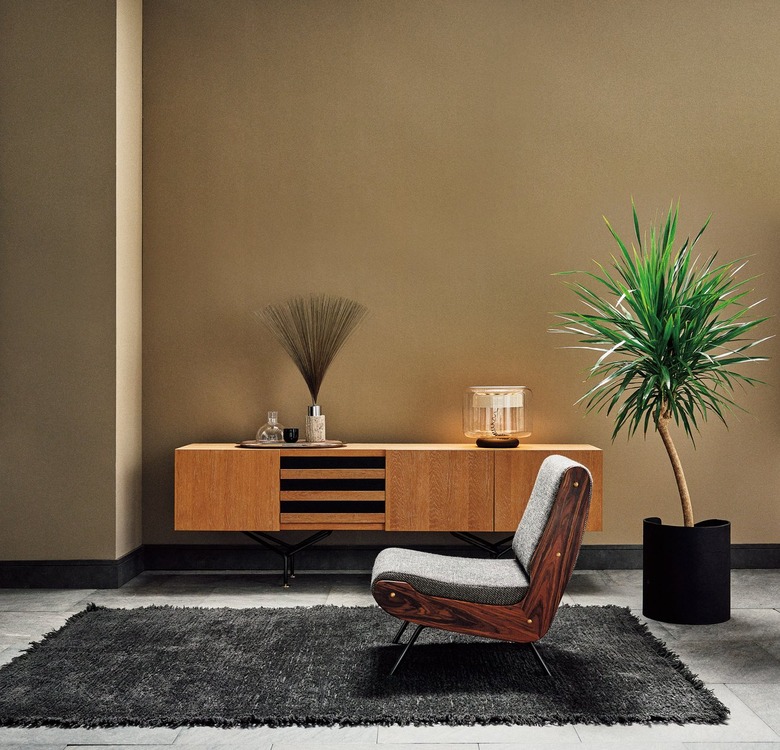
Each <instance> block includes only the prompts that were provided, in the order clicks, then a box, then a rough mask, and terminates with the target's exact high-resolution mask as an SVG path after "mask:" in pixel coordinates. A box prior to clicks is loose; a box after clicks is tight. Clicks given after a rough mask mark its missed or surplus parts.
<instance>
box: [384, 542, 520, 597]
mask: <svg viewBox="0 0 780 750" xmlns="http://www.w3.org/2000/svg"><path fill="white" fill-rule="evenodd" d="M377 581H404V582H406V583H408V584H410V585H411V586H412V587H413V588H414V589H416V590H417V591H419V592H420V593H421V594H426V595H428V596H441V597H444V598H446V599H458V600H460V601H464V602H474V603H477V604H500V605H509V604H516V603H517V602H519V601H520V600H521V599H522V598H523V597H524V596H525V594H526V592H527V591H528V585H529V581H528V576H527V575H526V573H525V571H524V570H523V568H522V566H521V565H520V563H519V562H518V561H517V560H516V559H515V558H514V557H513V558H511V559H508V560H485V559H479V558H473V557H450V556H449V555H437V554H433V553H431V552H419V551H417V550H411V549H400V548H398V547H389V548H388V549H384V550H382V551H381V552H380V553H379V554H378V555H377V558H376V561H375V562H374V570H373V573H372V575H371V587H372V588H373V586H374V584H375V583H376V582H377Z"/></svg>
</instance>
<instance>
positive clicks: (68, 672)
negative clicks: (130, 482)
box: [0, 605, 728, 727]
mask: <svg viewBox="0 0 780 750" xmlns="http://www.w3.org/2000/svg"><path fill="white" fill-rule="evenodd" d="M397 626H398V621H397V620H395V619H394V618H392V617H390V616H388V615H387V614H385V613H384V612H382V610H380V609H378V608H376V607H334V606H317V607H310V608H308V607H296V608H279V609H199V608H176V607H143V608H141V609H106V608H103V607H95V606H93V605H90V607H89V608H88V609H87V610H85V611H84V612H80V613H79V614H77V615H74V616H73V617H72V618H70V620H69V621H68V622H67V623H66V625H65V626H64V627H62V628H61V629H60V630H57V631H55V632H53V633H50V634H49V635H47V636H46V637H45V638H44V640H43V641H41V642H40V643H36V644H33V645H32V647H31V648H30V649H29V650H28V651H27V652H25V653H24V654H22V655H21V656H19V657H17V658H16V659H14V660H13V661H12V662H11V663H10V664H8V665H7V666H5V667H3V668H2V669H0V725H4V726H28V727H29V726H59V727H111V726H119V725H135V726H145V727H156V726H170V727H176V726H182V725H208V726H217V727H238V726H241V727H245V726H254V725H269V726H287V725H292V724H299V725H304V726H313V725H331V724H342V725H355V724H385V725H387V724H433V723H442V724H452V725H465V724H537V725H538V724H569V723H585V724H617V723H620V724H625V723H633V722H663V723H671V722H675V723H687V722H695V723H702V724H717V723H722V722H723V721H725V719H726V717H727V716H728V709H727V708H726V707H725V706H724V705H723V704H722V703H721V702H720V701H718V700H717V699H716V698H715V696H713V695H712V693H711V692H710V691H709V690H707V689H706V688H704V686H703V685H702V683H701V682H700V681H699V680H698V679H697V678H696V677H695V676H694V675H692V674H691V672H690V671H689V670H688V669H687V668H686V667H685V665H684V664H682V663H681V662H680V660H679V659H678V658H677V657H676V656H675V655H674V654H672V653H671V652H670V651H669V650H668V649H667V648H666V647H665V646H664V645H663V644H662V643H661V642H660V641H658V640H657V639H656V638H655V637H654V636H652V635H651V634H650V633H649V632H648V630H647V628H646V627H645V626H644V625H642V624H641V623H640V622H639V621H638V620H637V619H636V618H635V617H634V616H633V615H632V614H631V613H630V612H629V610H628V609H622V608H619V607H568V606H564V607H562V608H561V609H560V611H559V614H558V617H557V618H556V620H555V622H554V623H553V626H552V628H551V630H550V632H549V633H548V634H547V636H546V637H545V638H544V639H543V640H542V641H540V643H539V648H540V650H541V652H542V653H543V655H544V658H545V660H546V661H547V664H548V666H549V667H550V670H551V671H552V673H553V677H552V678H550V677H547V676H546V675H545V674H544V672H543V671H542V669H541V668H540V666H539V664H538V662H537V661H536V659H535V658H534V655H533V653H532V651H531V649H530V648H529V647H528V646H522V645H519V644H512V643H505V642H501V641H489V640H485V639H475V638H469V637H466V636H456V635H452V634H449V633H444V632H441V631H436V630H433V629H426V630H425V631H423V633H422V635H421V636H420V639H419V641H418V642H417V644H416V645H415V646H414V647H413V648H412V650H411V651H410V652H409V654H408V655H407V658H406V661H405V662H404V663H403V664H402V666H401V667H400V668H399V671H398V672H397V673H396V674H395V676H393V677H390V676H388V671H389V670H390V668H391V666H392V664H393V662H394V660H395V658H396V656H397V654H398V653H399V651H398V649H399V648H400V647H399V646H394V645H391V644H390V640H391V639H392V637H393V635H394V634H395V631H396V630H397ZM409 632H410V631H407V637H408V633H409Z"/></svg>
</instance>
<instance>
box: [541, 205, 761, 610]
mask: <svg viewBox="0 0 780 750" xmlns="http://www.w3.org/2000/svg"><path fill="white" fill-rule="evenodd" d="M632 209H633V218H634V229H635V233H636V241H637V246H634V245H633V244H632V246H631V248H630V249H629V247H627V245H626V243H624V242H623V240H621V238H620V237H619V236H618V234H617V233H616V232H615V230H614V229H613V228H612V226H611V225H610V224H609V221H607V220H606V218H605V222H606V224H607V227H608V229H609V231H610V233H611V234H612V237H613V238H614V239H615V241H616V242H617V244H618V247H619V248H620V252H619V253H618V254H617V255H613V257H612V260H611V262H610V263H609V264H608V265H606V266H602V265H601V264H598V263H597V265H598V270H597V271H595V272H586V273H585V274H584V275H585V276H586V277H587V279H589V280H590V282H593V284H592V285H591V286H592V287H593V288H589V287H588V286H586V285H585V284H583V283H578V282H572V283H567V286H569V287H570V288H571V289H572V290H573V292H574V293H575V294H576V296H577V297H578V298H579V299H580V300H581V301H582V302H584V304H585V307H586V309H585V310H584V311H582V312H569V313H561V314H559V316H558V317H560V318H561V319H562V322H560V323H559V324H558V325H557V326H556V327H555V328H554V329H553V330H555V331H557V332H565V333H570V334H574V335H575V336H577V337H578V338H579V344H580V346H578V347H575V348H583V349H589V350H594V351H596V352H598V353H599V356H598V359H597V360H596V363H595V364H594V365H593V366H592V367H591V368H590V371H589V373H588V379H591V378H592V379H595V380H596V384H595V385H593V386H592V387H591V388H590V389H589V390H588V391H587V392H586V393H585V395H584V396H583V397H582V398H581V399H580V401H579V402H582V403H584V405H585V408H586V410H587V411H588V412H591V411H596V412H605V413H606V414H610V415H613V416H614V421H615V425H614V430H613V432H612V439H613V440H614V439H615V437H616V436H617V434H618V433H619V432H620V431H621V430H623V429H625V430H626V431H627V433H628V436H629V437H630V436H632V435H634V434H635V433H636V432H637V430H640V429H641V430H642V432H643V433H644V434H645V435H646V434H647V432H648V430H649V429H651V428H652V429H653V430H655V431H656V432H658V434H659V435H660V437H661V440H662V442H663V445H664V448H665V449H666V452H667V454H668V456H669V461H670V462H671V465H672V470H673V472H674V478H675V481H676V483H677V489H678V491H679V495H680V503H681V506H682V516H683V526H673V525H666V524H663V523H662V522H661V519H660V518H657V517H653V518H646V519H645V520H644V529H643V532H644V533H643V613H644V614H645V615H646V616H647V617H650V618H653V619H657V620H662V621H665V622H676V623H687V624H703V623H715V622H724V621H725V620H728V619H729V616H730V599H731V589H730V568H731V564H730V546H731V545H730V524H729V522H728V521H723V520H719V519H709V520H705V521H700V522H698V523H696V522H695V521H694V515H693V507H692V504H691V496H690V493H689V490H688V484H687V482H686V479H685V473H684V472H683V467H682V463H681V461H680V457H679V455H678V453H677V450H676V448H675V444H674V440H673V436H672V429H671V428H672V426H673V425H674V426H677V427H681V428H682V430H683V431H684V433H685V435H686V436H687V437H688V438H689V439H691V441H693V440H694V433H695V432H697V431H698V430H699V423H700V422H703V421H706V420H707V419H708V417H710V416H714V417H717V418H718V419H719V420H720V421H722V422H723V423H724V424H725V416H726V415H727V414H728V413H729V412H730V411H732V410H733V409H734V408H735V407H736V406H737V405H736V404H735V402H734V401H733V399H732V395H733V393H734V389H735V386H738V385H740V386H746V385H750V386H754V385H756V384H758V383H760V382H761V381H759V380H756V379H754V378H752V377H749V376H748V375H746V374H744V373H743V372H741V371H740V370H739V369H735V368H739V366H741V365H745V364H749V363H752V362H756V361H759V360H765V359H766V357H755V356H753V353H752V350H753V348H754V347H755V346H756V345H758V344H760V343H762V342H763V341H765V340H766V339H759V340H756V339H754V338H753V329H754V328H755V327H756V326H758V325H759V324H760V323H762V322H763V321H765V320H766V318H761V317H758V318H755V317H751V310H752V308H753V307H755V304H758V303H755V304H752V305H749V304H747V302H746V297H747V295H748V294H749V290H748V289H746V284H748V283H749V282H750V281H751V279H744V280H738V278H737V275H738V273H739V271H740V270H741V269H742V268H743V266H744V265H745V262H744V261H737V262H734V263H724V264H716V262H715V255H713V256H711V257H709V258H708V259H707V260H706V261H702V260H701V259H700V258H699V257H695V256H694V255H693V250H694V247H695V246H696V243H697V242H698V241H699V239H700V237H701V236H702V233H703V232H704V230H705V229H706V228H707V225H708V224H709V219H707V222H706V223H705V224H704V226H703V227H702V229H701V231H700V232H699V233H698V234H697V235H696V238H695V239H694V240H693V242H690V241H689V240H687V239H686V240H685V242H684V243H683V244H682V246H681V247H680V248H679V249H677V250H675V249H674V241H675V234H676V230H677V218H678V213H679V205H678V206H677V207H676V208H675V207H674V206H673V205H672V207H670V209H669V212H668V214H667V217H666V221H665V222H664V224H663V226H662V227H661V226H655V225H654V226H652V227H651V229H650V232H649V236H648V235H645V236H644V237H643V235H642V232H641V231H640V228H639V220H638V218H637V212H636V206H635V205H634V203H633V201H632ZM569 273H576V272H569ZM579 402H578V403H579ZM694 444H695V443H694Z"/></svg>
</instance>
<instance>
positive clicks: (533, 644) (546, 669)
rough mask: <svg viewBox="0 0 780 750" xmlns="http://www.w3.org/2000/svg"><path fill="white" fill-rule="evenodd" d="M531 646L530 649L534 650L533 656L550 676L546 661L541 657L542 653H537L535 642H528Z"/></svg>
mask: <svg viewBox="0 0 780 750" xmlns="http://www.w3.org/2000/svg"><path fill="white" fill-rule="evenodd" d="M528 645H529V646H530V647H531V650H532V651H533V652H534V656H535V657H536V659H537V660H538V662H539V664H541V665H542V669H544V671H545V672H546V673H547V676H548V677H552V672H550V668H549V667H548V666H547V662H546V661H545V660H544V659H543V658H542V655H541V654H540V653H539V649H538V648H536V644H535V643H529V644H528Z"/></svg>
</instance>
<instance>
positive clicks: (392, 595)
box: [390, 591, 395, 599]
mask: <svg viewBox="0 0 780 750" xmlns="http://www.w3.org/2000/svg"><path fill="white" fill-rule="evenodd" d="M390 598H391V599H395V591H391V592H390Z"/></svg>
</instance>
